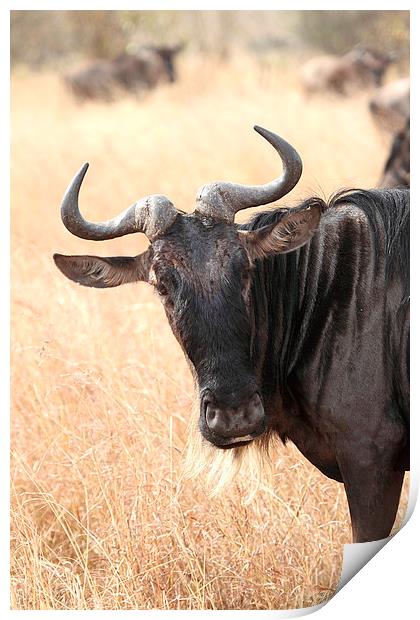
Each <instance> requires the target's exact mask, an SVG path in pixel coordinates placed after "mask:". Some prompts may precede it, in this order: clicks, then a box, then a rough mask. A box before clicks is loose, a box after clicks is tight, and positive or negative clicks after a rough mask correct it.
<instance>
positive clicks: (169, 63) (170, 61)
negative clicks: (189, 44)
mask: <svg viewBox="0 0 420 620" xmlns="http://www.w3.org/2000/svg"><path fill="white" fill-rule="evenodd" d="M153 49H154V51H155V52H156V53H157V54H158V55H159V56H160V57H161V59H162V60H163V63H164V65H165V69H166V72H167V74H168V79H169V81H170V82H175V80H176V73H175V64H174V58H175V56H176V55H177V54H178V53H179V52H180V51H181V50H183V49H184V45H183V44H182V43H180V44H179V45H175V46H173V47H168V46H166V47H155V48H153Z"/></svg>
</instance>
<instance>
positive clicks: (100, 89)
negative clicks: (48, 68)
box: [64, 45, 182, 101]
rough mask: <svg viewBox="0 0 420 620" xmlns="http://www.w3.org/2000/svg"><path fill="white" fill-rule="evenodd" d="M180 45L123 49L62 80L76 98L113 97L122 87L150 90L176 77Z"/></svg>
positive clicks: (108, 99) (139, 90)
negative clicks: (130, 50)
mask: <svg viewBox="0 0 420 620" xmlns="http://www.w3.org/2000/svg"><path fill="white" fill-rule="evenodd" d="M181 49H182V46H181V45H177V46H175V47H143V48H140V49H139V50H138V51H137V52H136V53H135V54H134V53H132V54H128V53H123V54H120V55H119V56H117V57H116V58H113V59H112V60H100V61H97V62H94V63H92V64H90V65H89V66H87V67H85V68H84V69H81V70H79V71H75V72H73V73H71V74H68V75H66V76H65V78H64V79H65V83H66V85H67V86H68V88H69V89H70V90H71V92H72V93H73V94H74V96H75V97H76V98H77V99H79V100H86V99H101V100H104V101H112V100H113V99H114V98H115V96H116V95H117V94H119V93H121V91H127V92H131V93H136V92H142V91H144V90H151V89H152V88H154V87H155V86H157V84H158V83H159V82H174V81H175V79H176V72H175V65H174V58H175V56H176V54H178V52H180V50H181Z"/></svg>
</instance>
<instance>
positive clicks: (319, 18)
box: [11, 11, 409, 72]
mask: <svg viewBox="0 0 420 620" xmlns="http://www.w3.org/2000/svg"><path fill="white" fill-rule="evenodd" d="M11 28H12V29H11V60H12V66H13V67H15V66H16V65H18V64H20V63H23V64H26V65H28V66H30V67H31V68H41V67H44V68H45V67H48V66H49V67H51V66H53V67H63V66H66V65H67V64H68V63H69V62H70V61H72V60H74V59H80V58H85V57H94V58H97V57H103V58H106V57H108V58H110V57H112V56H114V55H116V54H119V53H121V51H123V50H125V49H126V48H127V46H129V45H133V44H142V45H143V44H154V45H157V44H168V43H177V42H179V41H183V42H185V43H186V44H187V46H188V51H189V52H190V53H194V54H215V55H217V56H220V58H222V59H225V60H226V59H228V58H229V57H230V56H231V55H232V54H234V53H235V52H242V51H245V52H247V53H248V54H249V55H250V57H251V58H250V60H251V59H252V56H257V57H258V55H264V54H267V53H268V52H269V51H270V50H271V51H273V50H275V54H276V55H277V56H278V57H279V58H278V60H280V59H281V57H282V56H284V54H287V53H291V52H292V53H294V54H296V53H298V52H299V54H303V53H312V52H314V51H315V50H317V51H318V52H319V51H322V52H327V53H333V54H342V53H345V52H347V51H348V50H349V49H351V48H352V47H354V46H355V45H357V44H363V45H367V46H373V47H375V48H379V49H380V50H381V51H390V50H395V49H398V50H399V51H400V52H401V57H400V62H399V68H400V70H401V71H402V72H406V70H407V68H408V60H409V59H408V51H409V12H408V11H12V13H11Z"/></svg>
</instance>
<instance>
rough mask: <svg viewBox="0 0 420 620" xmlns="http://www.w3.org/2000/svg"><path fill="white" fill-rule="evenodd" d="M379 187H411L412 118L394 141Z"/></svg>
mask: <svg viewBox="0 0 420 620" xmlns="http://www.w3.org/2000/svg"><path fill="white" fill-rule="evenodd" d="M379 187H410V118H408V120H407V121H406V124H405V127H404V128H403V129H401V131H399V132H398V133H397V134H396V136H395V137H394V139H393V141H392V144H391V151H390V153H389V156H388V159H387V161H386V163H385V167H384V171H383V175H382V178H381V180H380V182H379Z"/></svg>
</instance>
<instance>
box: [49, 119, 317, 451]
mask: <svg viewBox="0 0 420 620" xmlns="http://www.w3.org/2000/svg"><path fill="white" fill-rule="evenodd" d="M258 130H259V132H260V133H262V135H264V136H265V137H266V136H268V137H267V139H269V141H270V142H271V143H272V144H273V145H274V146H275V148H276V149H277V151H278V152H279V154H280V155H281V157H282V159H283V162H284V167H285V173H284V174H283V176H282V177H281V178H280V179H279V180H277V181H273V182H271V183H268V184H266V185H263V186H242V185H235V184H231V183H222V182H215V183H212V184H209V185H206V186H204V187H203V188H202V189H201V190H200V191H199V193H198V196H197V203H196V210H195V211H194V213H192V214H186V213H183V212H181V211H177V210H176V209H175V207H174V206H173V205H172V203H171V202H170V201H169V200H168V199H167V198H166V197H164V196H160V195H155V196H149V197H147V198H146V199H143V200H141V201H139V202H137V203H135V204H134V205H133V206H132V207H130V208H129V209H127V210H126V211H125V212H124V213H123V214H121V215H120V216H117V217H116V218H114V219H113V220H109V221H107V222H101V223H92V222H87V221H86V220H85V219H84V218H83V217H82V216H81V214H80V211H79V208H78V193H79V189H80V186H81V183H82V180H83V177H84V175H85V173H86V170H87V166H84V167H83V168H82V169H81V170H80V171H79V173H78V174H77V175H76V176H75V178H74V180H73V181H72V183H71V184H70V186H69V188H68V190H67V192H66V194H65V196H64V199H63V204H62V219H63V222H64V224H65V226H66V227H67V228H68V229H69V230H70V231H71V232H72V233H73V234H75V235H77V236H79V237H82V238H85V239H94V240H104V239H110V238H114V237H116V236H122V235H125V234H129V233H132V232H143V233H144V234H146V235H147V237H148V238H149V240H150V242H151V243H150V246H149V248H148V249H147V250H146V251H145V252H143V253H142V254H140V255H139V256H135V257H109V258H100V257H95V256H63V255H61V254H56V255H54V260H55V263H56V265H57V267H58V268H59V269H60V270H61V271H62V272H63V273H64V274H65V275H66V276H67V277H69V278H70V279H72V280H74V281H76V282H78V283H79V284H83V285H85V286H94V287H98V288H103V287H112V286H118V285H120V284H124V283H127V282H135V281H139V280H143V281H146V282H148V283H150V284H151V285H153V286H154V287H155V289H156V291H157V293H158V294H159V296H160V298H161V300H162V302H163V305H164V308H165V312H166V315H167V317H168V320H169V323H170V325H171V327H172V330H173V332H174V334H175V336H176V338H177V339H178V341H179V342H180V344H181V346H182V348H183V350H184V352H185V354H186V356H187V358H188V360H189V362H190V366H191V368H192V371H193V374H194V376H195V378H196V383H197V386H198V389H199V396H200V430H201V432H202V434H203V436H204V437H205V438H206V439H208V440H209V441H210V442H212V443H213V444H215V445H216V446H219V447H232V446H238V445H241V444H243V443H246V442H249V441H251V440H252V439H253V438H254V437H256V436H258V435H260V434H261V433H263V432H264V430H265V428H266V419H265V414H264V406H263V402H262V399H261V396H260V393H259V385H258V377H257V376H256V375H255V370H254V366H253V360H252V354H251V349H252V338H253V333H252V331H253V328H252V321H251V318H250V304H251V296H250V287H251V286H252V270H253V265H254V262H255V260H257V259H264V258H265V257H266V256H268V255H270V254H278V253H282V252H290V251H294V250H296V249H297V248H298V247H300V246H301V245H303V244H304V243H306V242H307V241H308V240H309V239H310V238H311V236H312V234H313V233H314V231H315V230H316V228H317V226H318V222H319V218H320V211H319V209H318V208H317V207H311V208H306V209H296V210H291V211H290V212H287V211H285V213H284V216H283V217H281V218H279V219H278V220H276V221H275V222H274V223H273V224H270V225H267V226H264V227H263V228H260V229H257V230H251V231H248V230H241V229H240V227H238V226H237V225H236V224H235V223H234V214H235V212H236V211H238V210H239V209H241V208H246V207H249V206H253V205H256V204H266V203H267V202H271V201H273V200H275V199H276V198H277V197H278V196H279V195H282V194H281V192H284V191H286V190H285V188H288V190H287V191H289V189H291V187H293V184H294V183H296V182H297V179H298V178H299V176H300V173H301V161H300V158H299V156H298V155H297V153H296V152H295V151H294V149H293V148H292V147H291V146H290V145H288V144H287V143H285V142H284V141H283V140H282V139H281V138H280V137H278V136H275V134H271V132H267V130H262V129H260V128H259V129H258Z"/></svg>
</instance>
